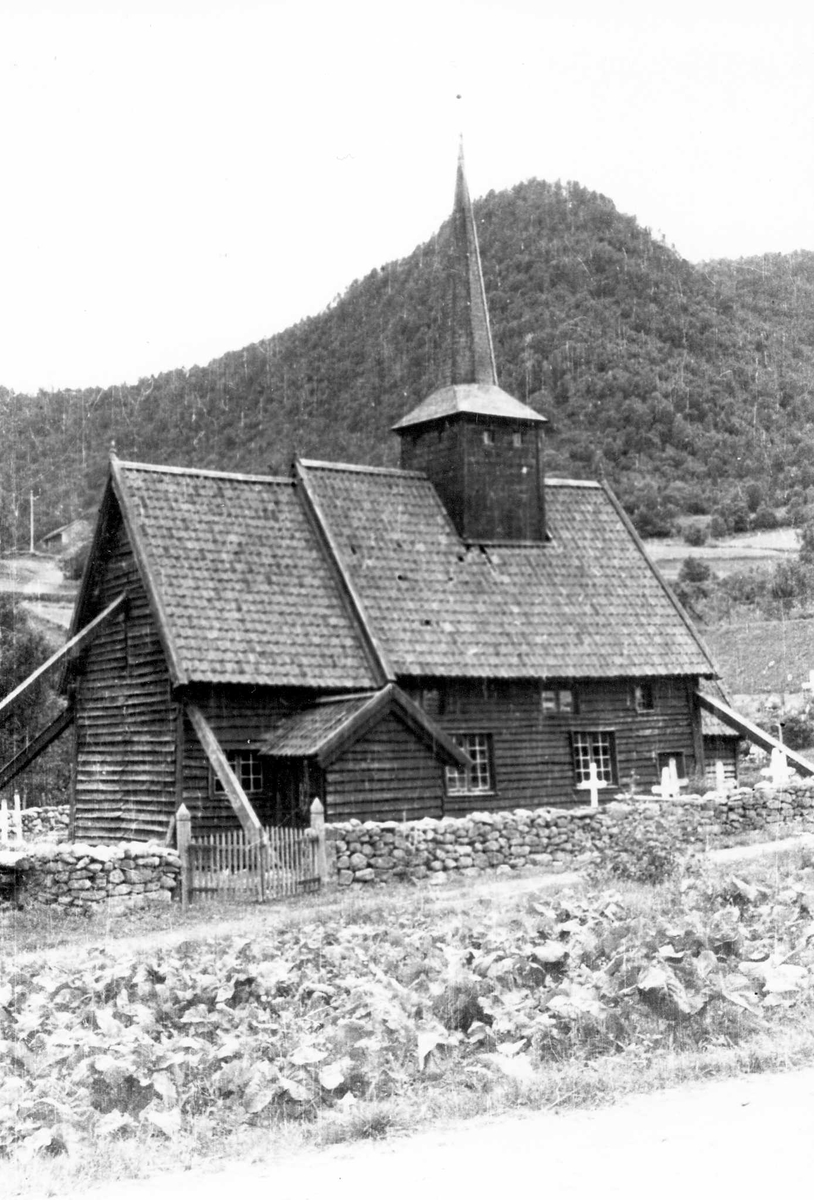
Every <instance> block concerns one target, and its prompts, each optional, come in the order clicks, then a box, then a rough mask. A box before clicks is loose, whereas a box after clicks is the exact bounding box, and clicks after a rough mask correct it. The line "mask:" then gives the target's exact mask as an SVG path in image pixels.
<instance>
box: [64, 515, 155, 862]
mask: <svg viewBox="0 0 814 1200" xmlns="http://www.w3.org/2000/svg"><path fill="white" fill-rule="evenodd" d="M98 582H99V590H98V594H97V595H96V596H95V598H94V608H95V609H96V610H97V611H101V609H102V608H104V607H105V605H107V604H108V603H110V601H111V600H113V599H115V597H116V596H117V595H119V593H121V592H122V591H125V590H126V591H127V592H128V595H129V599H130V603H129V607H128V610H127V612H126V615H125V616H122V617H120V618H118V619H116V620H114V621H112V622H111V624H110V625H108V626H107V628H106V629H105V630H104V631H103V632H102V633H101V634H100V635H99V636H98V637H97V638H96V639H95V640H94V641H93V642H92V643H91V645H90V646H89V647H88V648H87V650H86V651H85V652H84V665H83V669H82V671H81V674H80V675H79V678H78V683H77V691H76V713H77V716H76V743H77V761H76V834H75V835H76V837H77V838H79V839H80V840H81V839H85V840H88V841H115V840H117V839H121V838H136V839H146V838H149V837H159V838H163V836H164V835H165V833H166V831H167V826H168V823H169V820H170V818H171V816H172V814H173V812H174V810H175V802H174V778H175V771H174V755H175V750H174V723H173V704H172V701H171V698H170V679H169V673H168V670H167V664H166V660H165V658H164V652H163V649H162V647H161V643H160V641H159V638H158V631H157V629H156V626H155V622H154V621H153V617H152V614H151V612H150V609H149V605H148V602H147V595H146V592H145V590H144V587H143V586H142V584H141V580H140V578H139V574H138V569H137V567H136V563H135V560H134V558H133V553H132V549H131V547H130V545H129V542H128V539H127V535H126V532H125V529H124V526H123V525H122V523H121V521H120V520H117V519H116V518H115V517H114V518H113V520H112V522H111V528H110V529H109V535H108V553H107V554H106V556H105V559H104V566H103V569H102V572H101V575H100V578H99V581H98ZM90 615H93V614H90Z"/></svg>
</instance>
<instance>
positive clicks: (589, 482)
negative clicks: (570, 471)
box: [545, 475, 602, 491]
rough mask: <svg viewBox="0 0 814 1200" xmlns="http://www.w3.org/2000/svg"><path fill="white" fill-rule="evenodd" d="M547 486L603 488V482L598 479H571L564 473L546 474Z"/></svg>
mask: <svg viewBox="0 0 814 1200" xmlns="http://www.w3.org/2000/svg"><path fill="white" fill-rule="evenodd" d="M545 486H546V487H577V488H598V489H599V490H600V491H601V490H602V484H601V483H600V482H599V480H598V479H569V478H568V477H567V476H564V475H546V477H545Z"/></svg>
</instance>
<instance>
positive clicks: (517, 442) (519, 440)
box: [512, 433, 523, 450]
mask: <svg viewBox="0 0 814 1200" xmlns="http://www.w3.org/2000/svg"><path fill="white" fill-rule="evenodd" d="M512 445H513V446H514V448H515V450H519V449H520V448H521V446H522V445H523V435H522V433H513V434H512Z"/></svg>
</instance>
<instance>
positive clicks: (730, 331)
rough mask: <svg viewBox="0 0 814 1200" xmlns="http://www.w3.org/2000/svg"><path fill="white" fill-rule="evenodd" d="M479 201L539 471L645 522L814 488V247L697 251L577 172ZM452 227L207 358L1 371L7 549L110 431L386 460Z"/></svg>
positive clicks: (82, 495) (60, 505) (183, 455)
mask: <svg viewBox="0 0 814 1200" xmlns="http://www.w3.org/2000/svg"><path fill="white" fill-rule="evenodd" d="M475 215H476V220H477V223H478V230H479V235H480V240H481V250H482V258H483V267H484V276H485V283H486V290H487V296H488V299H489V304H490V308H491V315H492V326H493V334H494V339H495V351H496V357H497V362H498V371H499V375H500V381H501V384H502V386H503V387H504V388H505V389H506V390H507V391H509V392H511V393H513V394H514V395H516V396H517V397H518V398H520V399H521V400H524V401H526V402H527V403H529V404H531V405H532V406H533V407H535V408H537V409H538V410H540V411H542V412H544V413H545V415H546V416H548V417H549V419H550V421H551V437H550V441H549V451H548V466H549V470H551V471H552V472H556V473H567V474H576V475H589V476H596V475H603V474H604V475H606V476H607V477H608V478H609V480H610V481H611V482H612V483H613V485H614V486H615V487H616V488H617V490H618V491H619V493H620V496H621V498H622V500H623V502H624V503H625V504H626V506H627V507H628V508H629V510H631V511H632V512H633V513H634V514H637V515H638V518H639V523H640V526H641V527H643V528H645V526H646V525H647V523H648V521H650V523H651V524H653V522H655V525H656V526H658V524H659V517H660V514H661V515H667V514H669V511H671V509H677V510H678V511H699V510H700V511H703V510H705V509H709V508H710V507H711V506H714V505H715V504H719V503H721V502H722V501H725V500H726V499H727V498H730V499H731V496H732V495H734V494H736V493H737V492H738V490H739V489H742V488H743V486H744V484H745V483H746V482H748V481H759V483H758V487H759V492H760V498H762V499H764V500H767V501H769V502H773V503H778V502H785V501H786V500H788V498H789V496H790V494H791V493H792V492H793V491H794V490H795V489H805V488H806V487H809V486H814V426H813V425H812V419H814V396H813V395H812V393H814V254H812V253H807V252H801V253H798V254H795V255H790V256H780V255H774V256H767V257H765V258H763V259H759V260H741V261H739V262H737V263H733V262H726V261H724V262H716V263H708V264H705V265H703V266H701V267H694V266H692V265H691V264H689V263H688V262H686V261H685V260H683V259H681V258H680V257H679V256H678V255H677V254H676V253H675V252H674V251H672V250H671V249H670V248H669V247H667V246H666V245H665V244H663V243H661V242H657V241H655V240H654V239H653V238H652V237H651V235H650V233H649V231H647V230H644V229H642V228H641V227H639V226H638V225H637V223H636V221H635V220H634V219H633V218H631V217H628V216H624V215H623V214H620V213H619V212H617V211H616V209H615V207H614V205H613V204H612V203H611V201H610V200H608V199H606V198H605V197H603V196H600V195H597V194H596V193H593V192H589V191H587V190H586V189H584V188H582V187H580V186H579V185H578V184H568V185H561V184H548V183H545V182H542V181H538V180H530V181H528V182H526V183H522V184H519V185H517V186H516V187H514V188H512V189H511V190H510V191H505V192H500V193H490V194H489V195H487V196H486V197H484V198H483V199H482V200H480V201H478V202H476V204H475ZM445 234H446V227H444V228H442V230H441V231H439V234H438V235H437V236H436V238H434V239H432V240H431V241H430V242H429V243H427V244H426V245H424V246H419V247H418V248H417V249H416V250H415V251H414V252H413V254H412V255H410V256H409V257H408V258H406V259H403V260H401V261H399V262H394V263H390V264H387V265H385V266H383V267H382V268H381V269H376V270H373V271H371V272H370V274H368V275H367V276H366V277H365V278H364V279H362V280H360V281H357V282H355V283H354V284H352V285H351V286H350V288H348V290H347V292H346V293H345V295H344V296H343V297H342V298H341V299H339V300H338V301H337V302H336V303H335V304H334V305H332V306H331V307H330V308H329V309H328V310H326V311H325V312H323V313H320V314H319V315H318V316H315V317H312V318H309V319H307V320H305V321H302V322H300V323H299V324H297V325H295V326H293V327H292V328H290V329H288V330H286V331H284V332H283V333H280V334H277V335H275V336H274V337H271V338H269V339H267V340H265V341H262V342H259V343H257V344H255V345H251V346H248V347H246V348H245V349H243V350H239V351H236V352H233V353H230V354H227V355H225V356H224V357H222V358H220V359H216V360H214V361H213V362H211V363H210V364H209V365H208V366H205V367H193V368H192V369H190V370H188V371H182V370H178V371H172V372H168V373H165V374H162V375H159V376H156V377H154V378H152V379H145V380H142V381H140V382H139V383H138V384H137V385H133V386H124V385H123V386H119V385H115V386H110V387H106V388H99V389H86V390H84V391H55V392H53V393H50V394H49V393H44V392H40V393H39V394H38V395H37V396H24V395H20V394H17V395H14V394H11V393H9V392H7V391H5V390H3V389H0V421H2V428H3V429H4V430H5V431H6V434H7V436H6V438H5V439H4V441H3V443H2V445H0V549H5V548H7V547H8V546H9V545H10V544H13V543H14V542H15V541H17V542H18V543H19V542H20V541H21V540H22V539H24V537H25V528H24V527H25V524H26V521H27V498H28V492H29V489H30V488H34V490H35V492H36V494H37V496H38V503H37V506H36V507H37V511H38V531H39V533H44V532H45V531H46V530H47V529H49V528H51V527H53V526H55V525H58V524H60V523H62V522H64V521H67V520H68V519H70V518H72V517H74V516H76V515H78V514H79V513H80V512H83V511H87V510H89V509H91V508H92V507H93V506H94V505H95V504H96V502H97V501H98V495H99V487H100V484H101V481H102V479H103V476H104V471H105V463H106V459H107V454H108V450H109V447H110V443H111V441H112V440H115V443H116V448H117V451H118V453H119V454H120V455H121V456H122V457H126V458H133V459H140V460H145V461H157V462H165V463H178V464H180V463H183V464H186V465H197V466H202V467H218V468H234V469H241V470H268V469H269V468H271V469H272V470H274V471H285V470H287V468H288V464H289V462H290V459H291V456H292V454H293V453H294V452H295V451H296V452H298V453H300V454H303V455H308V456H314V457H330V458H335V459H345V460H351V461H360V462H368V463H372V464H382V463H388V462H394V461H395V459H396V454H397V447H396V439H395V438H394V437H393V436H392V435H391V434H390V433H389V428H390V426H391V425H392V424H393V423H394V422H395V421H396V420H397V419H398V418H399V417H400V416H402V415H403V414H404V413H405V411H407V410H409V408H411V407H412V406H414V405H415V404H417V403H418V402H419V401H420V400H421V399H422V398H423V397H424V396H425V395H426V394H427V393H428V392H429V391H430V390H431V388H432V387H433V385H434V383H435V367H436V362H437V357H438V347H439V341H440V338H441V336H442V331H443V314H442V303H441V301H442V295H443V288H442V285H441V267H440V257H441V256H440V254H439V247H440V246H442V244H443V239H444V237H445ZM303 269H304V270H307V269H308V268H307V263H305V264H304V265H303ZM270 286H273V281H270ZM753 498H754V494H753ZM646 531H648V532H652V531H653V529H646Z"/></svg>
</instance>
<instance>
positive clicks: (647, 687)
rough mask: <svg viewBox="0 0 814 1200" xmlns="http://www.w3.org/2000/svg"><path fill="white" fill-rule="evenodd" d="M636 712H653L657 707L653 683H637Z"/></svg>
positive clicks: (635, 693)
mask: <svg viewBox="0 0 814 1200" xmlns="http://www.w3.org/2000/svg"><path fill="white" fill-rule="evenodd" d="M633 699H634V703H635V705H636V712H653V710H654V708H655V707H656V704H655V700H654V698H653V685H652V683H637V684H636V687H635V688H634V689H633Z"/></svg>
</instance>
